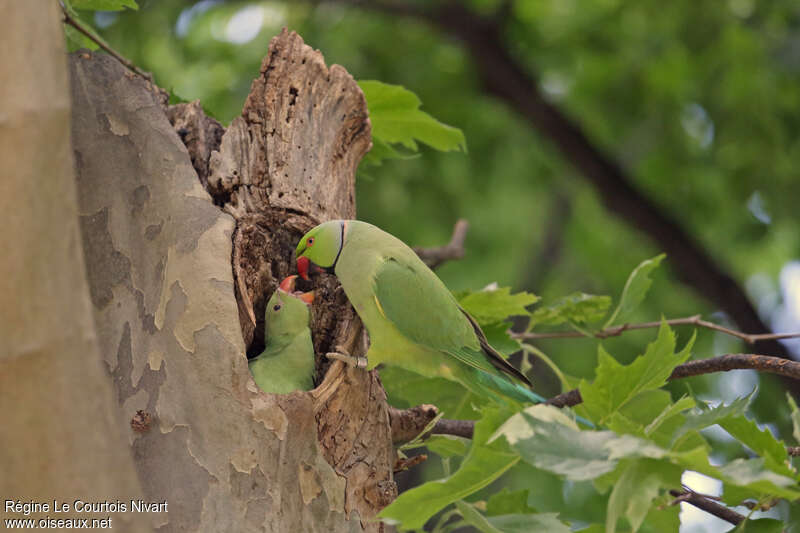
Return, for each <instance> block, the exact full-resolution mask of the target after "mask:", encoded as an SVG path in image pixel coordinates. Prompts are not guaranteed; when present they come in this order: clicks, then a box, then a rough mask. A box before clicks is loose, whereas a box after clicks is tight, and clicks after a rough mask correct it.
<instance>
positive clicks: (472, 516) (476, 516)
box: [456, 501, 503, 533]
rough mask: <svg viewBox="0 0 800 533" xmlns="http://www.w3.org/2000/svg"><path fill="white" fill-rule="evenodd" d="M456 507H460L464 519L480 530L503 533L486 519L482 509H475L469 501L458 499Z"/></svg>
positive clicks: (482, 532) (488, 532) (483, 532)
mask: <svg viewBox="0 0 800 533" xmlns="http://www.w3.org/2000/svg"><path fill="white" fill-rule="evenodd" d="M456 509H458V512H459V514H460V515H461V516H462V517H463V518H464V521H465V522H466V523H467V524H469V525H471V526H472V527H474V528H475V529H477V530H478V531H480V532H481V533H503V532H502V531H500V530H499V529H497V528H496V527H494V526H493V525H492V524H490V523H489V521H488V520H487V519H486V517H485V516H483V515H482V514H481V513H480V511H478V510H477V509H475V507H474V506H473V505H472V504H470V503H467V502H462V501H457V502H456Z"/></svg>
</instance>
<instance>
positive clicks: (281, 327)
mask: <svg viewBox="0 0 800 533" xmlns="http://www.w3.org/2000/svg"><path fill="white" fill-rule="evenodd" d="M296 279H297V276H289V277H287V278H286V279H284V280H283V281H282V282H281V284H280V285H279V286H278V288H277V289H276V290H275V292H274V293H273V295H272V298H270V299H269V302H268V303H267V314H266V318H265V322H266V334H267V335H266V336H267V341H268V342H269V339H271V338H272V337H279V336H282V335H296V334H298V333H300V332H301V331H302V330H303V329H304V328H307V327H308V319H309V316H310V313H309V307H310V305H311V302H312V301H313V300H314V293H313V292H294V282H295V280H296Z"/></svg>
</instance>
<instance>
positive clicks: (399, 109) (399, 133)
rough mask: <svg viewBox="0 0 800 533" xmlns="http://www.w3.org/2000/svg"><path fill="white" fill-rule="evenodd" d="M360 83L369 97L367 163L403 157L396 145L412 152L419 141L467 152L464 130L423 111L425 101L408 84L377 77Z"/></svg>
mask: <svg viewBox="0 0 800 533" xmlns="http://www.w3.org/2000/svg"><path fill="white" fill-rule="evenodd" d="M358 85H359V87H361V90H362V91H364V97H365V98H366V99H367V108H368V109H369V118H370V122H371V123H372V139H373V145H374V146H373V150H372V151H370V153H368V154H367V156H366V157H365V158H364V164H368V165H370V164H371V165H378V164H380V162H381V161H382V160H383V159H389V158H402V157H403V155H402V153H401V152H399V151H398V150H397V148H395V147H394V146H393V145H400V146H402V147H403V148H405V149H406V150H408V151H410V152H416V151H417V150H418V149H419V146H418V145H417V142H422V143H425V144H427V145H429V146H431V147H432V148H435V149H436V150H440V151H443V152H448V151H451V150H456V151H462V152H466V151H467V141H466V139H465V138H464V133H463V132H462V131H461V130H459V129H458V128H454V127H452V126H448V125H447V124H443V123H441V122H439V121H438V120H436V119H435V118H433V117H432V116H430V115H429V114H427V113H425V112H424V111H422V110H421V109H420V108H419V107H420V106H421V105H422V101H421V100H420V99H419V97H417V95H415V94H414V93H412V92H411V91H409V90H408V89H406V88H405V87H401V86H399V85H389V84H387V83H382V82H379V81H374V80H362V81H359V82H358Z"/></svg>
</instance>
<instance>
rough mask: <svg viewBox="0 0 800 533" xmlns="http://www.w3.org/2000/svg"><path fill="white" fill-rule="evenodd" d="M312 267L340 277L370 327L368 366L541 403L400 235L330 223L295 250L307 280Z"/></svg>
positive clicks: (347, 222)
mask: <svg viewBox="0 0 800 533" xmlns="http://www.w3.org/2000/svg"><path fill="white" fill-rule="evenodd" d="M312 263H313V264H314V265H316V266H317V267H320V268H323V269H325V270H327V271H328V272H332V273H334V274H335V275H336V276H337V277H338V278H339V281H340V283H341V284H342V288H343V289H344V292H345V294H346V295H347V298H348V299H349V300H350V302H351V303H352V304H353V307H354V308H355V310H356V312H357V313H358V315H359V316H360V317H361V320H362V322H363V323H364V325H365V326H366V328H367V332H368V333H369V338H370V347H369V350H368V351H367V360H368V368H373V367H375V365H377V364H379V363H383V362H386V363H388V364H392V365H397V366H400V367H402V368H404V369H406V370H410V371H412V372H416V373H418V374H421V375H423V376H429V377H433V376H441V377H444V378H447V379H450V380H454V381H457V382H459V383H461V384H462V385H463V386H464V387H466V388H467V389H468V390H470V391H472V392H474V393H476V394H480V395H481V396H483V397H487V396H488V397H490V398H493V399H495V400H496V401H498V402H501V403H506V402H507V400H508V399H511V400H515V401H518V402H534V403H537V402H541V401H544V398H542V397H541V396H539V395H537V394H535V393H533V392H532V391H531V390H530V389H529V388H528V387H527V386H524V385H530V382H529V381H528V379H527V378H526V377H525V376H524V375H523V374H522V373H521V372H520V371H519V370H517V369H516V368H514V367H513V366H511V365H510V364H509V363H508V362H507V361H506V360H505V359H504V358H503V357H502V356H501V355H500V354H499V353H498V352H497V351H496V350H495V349H494V348H492V347H491V346H490V345H489V343H488V342H487V340H486V336H485V335H484V334H483V331H481V328H480V327H479V326H478V324H477V322H475V320H474V319H473V318H472V317H471V316H469V314H467V312H466V311H464V310H463V309H462V308H461V307H460V306H459V305H458V302H457V301H456V299H455V298H454V297H453V295H452V293H451V292H450V291H449V290H448V289H447V287H445V285H444V283H442V281H441V280H440V279H439V278H438V277H437V276H436V274H434V273H433V271H431V269H429V268H428V267H427V266H426V265H425V263H423V262H422V260H421V259H420V258H419V257H418V256H417V254H416V253H414V251H413V250H412V249H411V248H409V247H408V246H407V245H406V244H405V243H403V242H402V241H400V240H399V239H397V238H396V237H394V236H392V235H390V234H388V233H386V232H385V231H383V230H381V229H379V228H377V227H375V226H373V225H371V224H367V223H366V222H361V221H357V220H333V221H330V222H325V223H324V224H320V225H319V226H317V227H315V228H314V229H312V230H311V231H309V232H308V233H306V234H305V235H304V236H303V238H302V239H301V241H300V243H299V244H298V245H297V269H298V272H299V273H300V275H301V276H302V277H303V278H305V279H308V271H309V267H310V266H311V264H312ZM523 384H524V385H523Z"/></svg>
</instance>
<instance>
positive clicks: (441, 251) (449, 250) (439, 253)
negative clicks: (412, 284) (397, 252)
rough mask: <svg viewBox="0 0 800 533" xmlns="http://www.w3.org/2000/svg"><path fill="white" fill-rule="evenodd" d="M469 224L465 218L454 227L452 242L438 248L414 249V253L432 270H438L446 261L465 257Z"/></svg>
mask: <svg viewBox="0 0 800 533" xmlns="http://www.w3.org/2000/svg"><path fill="white" fill-rule="evenodd" d="M468 229H469V223H468V222H467V221H466V220H464V219H463V218H461V219H459V220H458V222H456V224H455V226H453V236H452V237H450V242H449V243H447V244H446V245H444V246H439V247H437V248H414V251H415V252H416V253H417V255H418V256H419V257H420V259H422V260H423V261H424V262H425V264H426V265H428V266H429V267H430V268H436V267H438V266H439V265H441V264H442V263H444V262H445V261H450V260H452V259H461V258H462V257H464V240H465V239H466V238H467V230H468Z"/></svg>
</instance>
